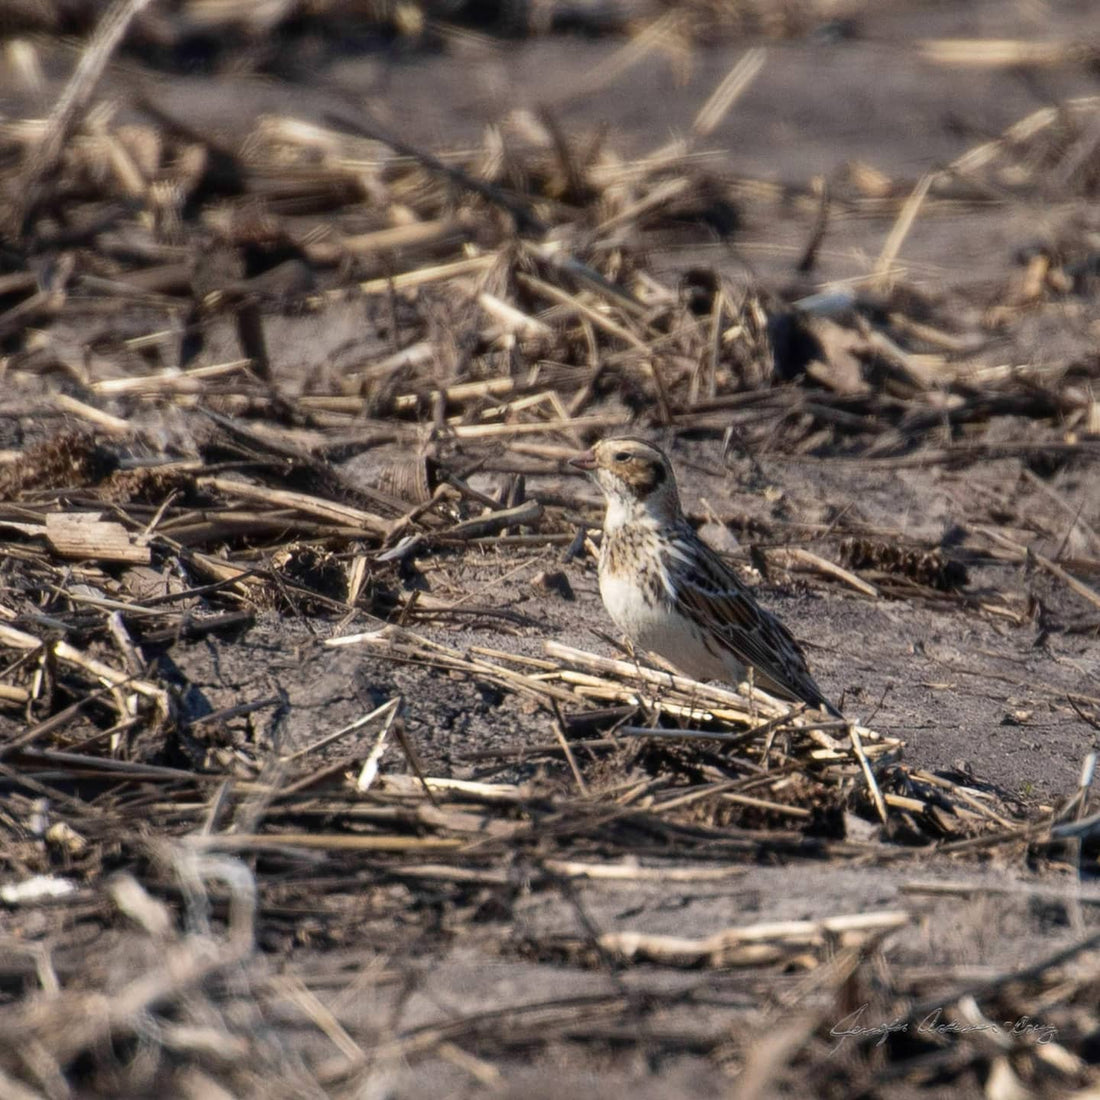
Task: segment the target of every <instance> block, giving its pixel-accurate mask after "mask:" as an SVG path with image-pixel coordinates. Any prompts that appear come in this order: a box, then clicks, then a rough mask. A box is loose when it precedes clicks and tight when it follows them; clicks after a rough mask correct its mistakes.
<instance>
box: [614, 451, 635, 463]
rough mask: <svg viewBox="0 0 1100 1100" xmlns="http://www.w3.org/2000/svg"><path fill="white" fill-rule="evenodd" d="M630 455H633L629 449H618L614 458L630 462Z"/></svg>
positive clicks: (618, 460) (617, 460)
mask: <svg viewBox="0 0 1100 1100" xmlns="http://www.w3.org/2000/svg"><path fill="white" fill-rule="evenodd" d="M630 457H631V456H630V452H629V451H616V452H615V455H614V459H615V461H616V462H629V461H630Z"/></svg>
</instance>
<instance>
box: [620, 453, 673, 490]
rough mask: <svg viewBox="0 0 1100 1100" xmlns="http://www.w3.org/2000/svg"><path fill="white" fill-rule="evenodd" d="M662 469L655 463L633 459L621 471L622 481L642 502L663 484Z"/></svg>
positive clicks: (663, 472)
mask: <svg viewBox="0 0 1100 1100" xmlns="http://www.w3.org/2000/svg"><path fill="white" fill-rule="evenodd" d="M666 476H667V475H666V473H665V470H664V467H663V466H661V465H659V464H657V463H655V462H641V461H639V460H638V459H633V460H632V461H631V462H630V464H629V465H628V466H627V468H626V469H625V470H624V471H623V480H624V481H625V482H626V483H627V484H628V485H629V486H630V487H631V488H632V489H633V490H634V492H635V493H636V494H637V495H638V496H639V497H640V498H641V499H642V500H644V499H645V498H646V497H647V496H649V494H650V493H652V492H653V491H654V490H655V489H658V488H660V486H661V485H663V484H664V482H665V478H666Z"/></svg>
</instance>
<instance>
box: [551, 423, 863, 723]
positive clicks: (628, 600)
mask: <svg viewBox="0 0 1100 1100" xmlns="http://www.w3.org/2000/svg"><path fill="white" fill-rule="evenodd" d="M571 464H572V465H573V466H575V467H577V468H578V469H581V470H586V471H587V472H588V473H589V474H591V476H592V477H593V478H594V479H595V481H596V483H597V484H598V485H599V487H600V488H601V489H602V490H603V493H604V496H605V497H606V498H607V513H606V515H605V517H604V524H603V543H602V545H601V546H600V566H599V576H600V595H601V596H602V597H603V603H604V607H606V608H607V613H608V614H609V615H610V616H611V618H612V619H614V620H615V624H616V625H617V626H618V627H619V629H620V630H622V631H623V633H624V634H626V635H627V637H629V638H630V639H631V641H632V642H634V643H635V644H636V645H638V646H640V647H642V648H643V649H648V650H651V651H652V652H654V653H658V654H660V655H661V656H662V657H664V658H665V659H666V660H668V661H670V662H671V663H672V664H673V665H675V666H676V667H677V668H678V669H680V670H681V671H682V672H683V673H684V674H685V675H687V676H690V677H692V678H693V679H696V680H725V681H732V682H733V683H735V684H736V683H740V682H741V681H742V680H744V679H746V677H747V675H748V669H749V668H751V669H752V670H753V677H754V680H755V682H756V683H757V684H758V685H759V686H761V687H763V688H764V689H765V690H767V691H770V692H771V693H772V694H773V695H777V696H779V697H780V698H781V699H787V700H790V701H794V702H797V701H802V702H805V703H808V704H810V706H813V707H822V708H824V709H825V710H827V711H828V712H829V713H830V714H832V715H834V716H835V717H837V718H842V717H843V716H842V715H841V713H840V711H838V710H837V709H836V707H834V706H833V705H832V704H831V703H830V702H829V700H828V699H826V698H825V696H824V694H822V691H821V689H820V688H819V687H818V686H817V684H816V683H815V682H814V678H813V677H812V676H811V675H810V670H809V669H808V668H807V667H806V658H805V655H804V654H803V653H802V650H801V649H800V648H799V646H798V643H797V642H796V641H795V640H794V638H792V637H791V635H790V632H789V631H788V630H787V628H786V627H785V626H784V625H783V624H782V623H781V622H780V621H779V620H778V619H777V618H776V617H775V616H774V615H773V614H771V612H769V611H765V610H764V608H762V607H761V606H760V605H759V604H758V603H757V602H756V600H755V598H754V597H753V595H752V592H751V591H750V590H749V589H748V587H746V585H745V584H744V583H743V582H742V581H741V580H740V579H739V578H738V576H737V574H736V573H734V571H733V570H732V569H731V568H730V567H729V566H728V565H727V564H726V563H725V562H724V561H723V560H722V559H721V558H720V557H719V556H718V554H717V553H715V551H714V550H712V549H711V548H710V547H709V546H707V544H706V543H705V542H703V541H702V539H700V538H699V536H698V535H697V534H696V533H695V530H694V528H693V527H692V526H691V524H690V523H688V521H687V520H686V519H685V518H684V513H683V510H682V508H681V507H680V494H679V492H678V491H677V488H676V477H675V474H674V473H673V470H672V464H671V463H670V462H669V460H668V457H667V456H666V455H665V453H664V452H663V451H662V450H661V449H660V448H659V447H655V446H654V445H653V444H652V443H646V442H645V441H644V440H641V439H632V438H629V437H625V438H620V439H605V440H602V441H601V442H600V443H597V444H596V446H595V447H593V448H592V450H590V451H587V452H586V453H585V454H583V455H580V456H579V457H577V458H575V459H573V460H572V462H571Z"/></svg>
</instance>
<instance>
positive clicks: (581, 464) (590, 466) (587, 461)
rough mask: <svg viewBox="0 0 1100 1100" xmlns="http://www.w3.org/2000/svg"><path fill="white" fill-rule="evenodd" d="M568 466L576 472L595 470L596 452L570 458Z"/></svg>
mask: <svg viewBox="0 0 1100 1100" xmlns="http://www.w3.org/2000/svg"><path fill="white" fill-rule="evenodd" d="M569 465H570V466H572V467H574V468H575V469H577V470H594V469H595V468H596V452H595V451H585V452H584V454H582V455H577V457H576V458H571V459H570V460H569Z"/></svg>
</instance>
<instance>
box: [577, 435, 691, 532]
mask: <svg viewBox="0 0 1100 1100" xmlns="http://www.w3.org/2000/svg"><path fill="white" fill-rule="evenodd" d="M571 465H573V466H575V467H576V468H577V469H579V470H585V471H587V472H588V473H589V474H591V476H592V477H593V478H594V479H595V481H596V483H597V484H598V485H599V487H600V488H601V489H602V490H603V493H604V496H605V497H607V519H606V521H605V526H606V527H612V528H613V527H616V526H618V525H619V524H621V523H625V522H628V521H629V520H632V519H637V518H641V517H642V516H647V517H649V518H650V519H652V520H654V521H656V522H658V523H670V522H672V521H673V520H676V519H678V518H679V516H680V514H681V513H680V495H679V493H678V492H677V490H676V475H675V474H674V473H673V472H672V463H671V462H669V460H668V456H667V455H666V454H665V453H664V451H662V450H661V449H660V447H656V446H654V445H653V444H652V443H647V442H646V441H645V440H643V439H633V438H630V437H623V438H618V439H603V440H601V441H600V442H599V443H597V444H596V445H595V446H594V447H593V448H592V449H591V450H590V451H586V452H585V453H584V454H582V455H579V456H578V457H577V458H574V459H572V460H571Z"/></svg>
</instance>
